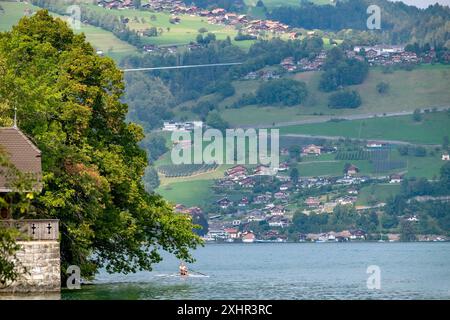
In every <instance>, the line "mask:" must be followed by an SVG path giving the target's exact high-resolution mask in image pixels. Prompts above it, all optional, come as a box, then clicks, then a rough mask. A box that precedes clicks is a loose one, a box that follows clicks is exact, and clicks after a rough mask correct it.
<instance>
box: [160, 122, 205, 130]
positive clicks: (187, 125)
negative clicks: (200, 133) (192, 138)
mask: <svg viewBox="0 0 450 320" xmlns="http://www.w3.org/2000/svg"><path fill="white" fill-rule="evenodd" d="M196 128H203V121H188V122H177V121H165V122H164V123H163V127H162V130H163V131H171V132H173V131H193V130H194V129H196Z"/></svg>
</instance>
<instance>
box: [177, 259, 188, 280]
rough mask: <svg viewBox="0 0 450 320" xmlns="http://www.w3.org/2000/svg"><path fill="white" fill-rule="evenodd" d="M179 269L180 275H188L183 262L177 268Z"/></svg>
mask: <svg viewBox="0 0 450 320" xmlns="http://www.w3.org/2000/svg"><path fill="white" fill-rule="evenodd" d="M178 269H179V270H180V276H184V277H185V276H188V273H189V272H188V268H187V266H186V265H185V264H184V262H181V263H180V267H179V268H178Z"/></svg>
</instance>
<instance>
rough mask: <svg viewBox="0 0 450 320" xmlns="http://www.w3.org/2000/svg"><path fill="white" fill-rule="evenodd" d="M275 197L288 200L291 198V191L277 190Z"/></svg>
mask: <svg viewBox="0 0 450 320" xmlns="http://www.w3.org/2000/svg"><path fill="white" fill-rule="evenodd" d="M273 197H274V198H275V199H276V200H287V199H288V198H289V193H288V192H281V191H280V192H276V193H274V195H273Z"/></svg>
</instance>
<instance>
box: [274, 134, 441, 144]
mask: <svg viewBox="0 0 450 320" xmlns="http://www.w3.org/2000/svg"><path fill="white" fill-rule="evenodd" d="M280 137H297V138H318V139H325V140H340V139H347V140H352V141H361V140H374V141H377V142H381V143H386V144H399V145H411V146H424V147H430V146H432V147H435V146H440V145H439V144H425V143H414V142H407V141H400V140H385V139H358V138H348V137H344V136H323V135H312V134H283V135H280Z"/></svg>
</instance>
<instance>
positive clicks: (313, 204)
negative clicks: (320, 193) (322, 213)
mask: <svg viewBox="0 0 450 320" xmlns="http://www.w3.org/2000/svg"><path fill="white" fill-rule="evenodd" d="M305 204H306V205H307V206H308V207H309V208H317V207H318V206H319V205H320V200H319V199H318V198H315V197H308V198H307V199H306V200H305Z"/></svg>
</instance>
